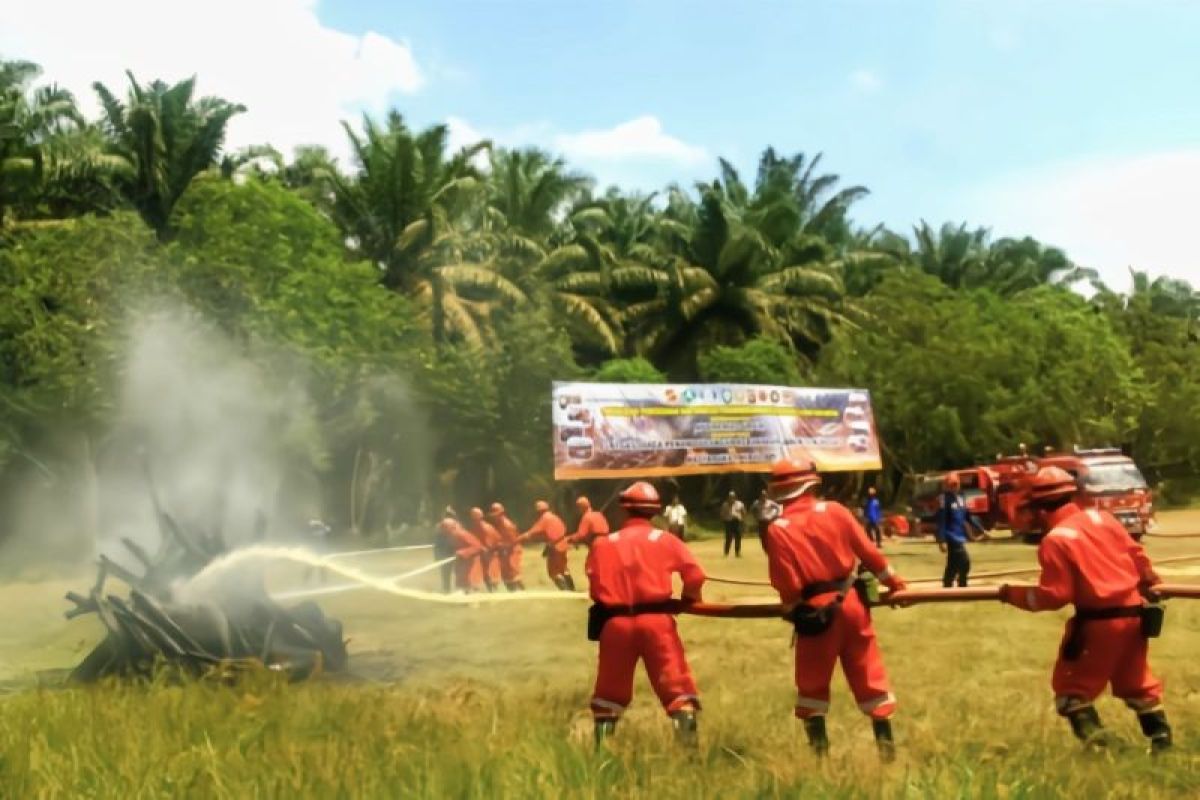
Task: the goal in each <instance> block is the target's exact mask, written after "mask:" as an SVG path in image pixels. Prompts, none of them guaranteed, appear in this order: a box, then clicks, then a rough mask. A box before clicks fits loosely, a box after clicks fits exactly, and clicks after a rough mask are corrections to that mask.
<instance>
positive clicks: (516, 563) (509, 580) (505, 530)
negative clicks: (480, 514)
mask: <svg viewBox="0 0 1200 800" xmlns="http://www.w3.org/2000/svg"><path fill="white" fill-rule="evenodd" d="M492 519H493V520H495V522H496V526H495V527H496V531H497V532H498V533H499V534H500V550H499V555H498V558H499V561H500V576H501V577H502V578H503V579H504V582H505V583H506V584H514V583H517V582H518V581H520V580H521V559H522V557H523V555H524V551H523V550H522V549H521V543H520V541H519V539H520V535H521V532H520V531H519V530H517V525H516V523H515V522H513V521H512V520H511V519H509V518H508V515H507V514H501V515H500V516H498V517H492Z"/></svg>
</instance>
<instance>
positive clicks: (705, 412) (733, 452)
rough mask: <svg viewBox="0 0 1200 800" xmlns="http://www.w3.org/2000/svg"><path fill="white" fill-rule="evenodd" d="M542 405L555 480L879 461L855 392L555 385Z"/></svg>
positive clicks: (873, 464)
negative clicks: (550, 431) (547, 415)
mask: <svg viewBox="0 0 1200 800" xmlns="http://www.w3.org/2000/svg"><path fill="white" fill-rule="evenodd" d="M552 402H553V404H554V405H553V412H554V413H553V417H554V478H555V480H572V479H576V478H617V477H635V476H637V477H656V476H667V475H699V474H702V473H710V472H767V471H769V470H770V469H771V465H772V464H774V463H775V462H776V461H778V460H779V459H781V458H785V457H787V458H794V459H810V460H811V461H813V462H814V463H815V464H816V465H817V467H818V469H820V470H822V471H826V472H836V471H848V470H877V469H880V467H881V466H882V464H881V462H880V459H879V442H878V440H877V438H876V431H875V418H874V415H873V414H872V412H871V396H870V394H869V393H868V392H866V391H864V390H862V389H814V388H796V387H792V386H751V385H748V384H661V383H557V382H556V383H555V384H554V390H553V398H552Z"/></svg>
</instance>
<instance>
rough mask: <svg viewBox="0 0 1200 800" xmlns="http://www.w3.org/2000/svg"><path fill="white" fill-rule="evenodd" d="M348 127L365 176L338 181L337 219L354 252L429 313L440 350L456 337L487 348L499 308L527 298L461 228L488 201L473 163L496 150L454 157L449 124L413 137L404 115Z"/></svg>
mask: <svg viewBox="0 0 1200 800" xmlns="http://www.w3.org/2000/svg"><path fill="white" fill-rule="evenodd" d="M343 128H345V130H346V134H347V136H349V138H350V144H351V147H352V149H353V152H354V160H355V166H356V167H357V172H356V173H355V174H353V175H349V176H347V175H341V174H337V173H336V172H335V173H334V174H333V175H331V176H329V177H330V179H331V181H332V193H333V208H332V213H333V218H334V220H335V221H336V222H337V223H338V225H339V226H340V227H341V228H342V231H343V232H344V233H345V234H346V235H347V237H349V240H350V243H351V247H352V249H353V250H355V251H357V252H359V253H362V254H363V255H364V256H366V257H368V258H370V259H371V260H372V261H373V262H375V263H376V264H377V265H378V266H379V269H380V271H381V273H382V280H383V283H384V284H385V285H386V286H388V287H390V288H392V289H394V290H396V291H398V292H402V293H404V294H407V295H409V296H411V297H414V298H416V299H417V301H418V302H420V303H421V304H422V306H424V307H425V308H426V309H427V310H428V312H429V315H430V321H431V326H432V330H433V336H434V340H435V341H436V342H437V343H438V344H439V345H440V344H442V343H444V342H445V341H447V340H448V338H449V337H450V336H457V337H459V338H462V339H464V340H466V341H469V342H471V343H473V344H477V345H478V344H483V342H484V338H485V337H484V334H485V329H486V326H487V320H488V317H489V316H490V314H491V311H492V307H493V305H494V303H495V302H497V301H499V302H507V303H520V302H523V301H524V300H525V296H524V294H523V293H522V292H521V290H520V289H519V288H518V287H517V286H516V285H514V284H513V283H512V282H511V281H509V280H507V279H506V278H504V276H503V275H501V274H500V273H499V272H498V271H497V270H495V269H493V268H492V265H491V264H489V263H487V262H486V260H485V259H486V256H487V253H486V251H485V250H484V249H483V248H482V247H481V245H480V243H479V241H478V240H477V238H476V237H472V236H470V235H468V232H467V231H466V229H465V227H464V226H463V225H462V224H460V223H462V222H463V221H464V219H465V218H466V217H467V215H468V212H469V211H471V210H472V204H473V203H475V202H476V200H477V199H478V196H479V194H480V192H479V188H480V175H479V173H478V170H477V169H476V168H475V167H474V166H473V165H472V159H473V158H474V157H475V156H476V155H478V154H479V153H480V152H482V151H483V150H485V149H488V148H489V147H490V144H489V143H487V142H481V143H479V144H476V145H474V146H472V147H468V148H464V149H463V150H461V151H459V152H458V153H455V154H454V155H452V156H447V153H446V146H447V140H448V138H449V131H448V129H447V127H446V126H445V125H433V126H431V127H429V128H426V129H425V130H423V131H419V132H414V131H412V130H411V129H409V127H408V126H407V125H406V124H405V122H404V119H403V117H402V116H401V115H400V114H399V113H398V112H396V111H392V112H390V113H389V114H388V115H387V117H386V118H385V120H384V122H383V124H379V123H377V122H375V121H374V120H372V119H371V118H370V117H369V116H364V118H363V130H362V133H361V134H360V133H357V132H356V131H354V130H353V129H352V128H351V127H350V126H349V125H347V124H345V123H343Z"/></svg>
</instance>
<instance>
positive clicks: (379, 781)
mask: <svg viewBox="0 0 1200 800" xmlns="http://www.w3.org/2000/svg"><path fill="white" fill-rule="evenodd" d="M1193 519H1194V515H1193ZM746 544H747V545H748V546H747V548H746V551H745V552H746V556H745V557H744V558H742V559H741V560H740V561H737V560H734V559H729V560H725V559H722V558H721V556H720V553H719V542H703V543H700V544H698V545H697V546H696V549H697V551H698V553H699V554H700V556H701V559H702V560H703V561H704V563H705V564H706V565H707V566H708V568H709V569H710V571H711V572H712V573H714V574H727V575H730V576H738V577H761V576H762V573H763V570H764V562H763V557H762V555H761V552H760V551H759V550H758V545H757V542H756V541H754V540H748V541H747V543H746ZM1150 549H1151V552H1152V553H1154V554H1157V555H1160V556H1161V555H1171V554H1177V553H1184V552H1191V551H1200V540H1192V541H1191V542H1189V541H1187V540H1183V541H1174V542H1168V541H1165V540H1154V541H1152V542H1151V544H1150ZM891 551H892V552H893V553H895V554H896V555H895V558H894V562H895V564H896V565H897V566H898V567H899V568H900V570H901V571H902V572H904V573H907V574H909V575H918V574H922V575H924V574H930V573H931V572H936V571H937V565H938V555H937V552H936V550H935V549H934V548H931V547H928V546H922V545H903V546H894V547H892V548H891ZM531 555H532V553H531ZM974 556H975V560H976V562H977V569H979V570H983V569H986V568H995V567H1002V566H1009V565H1013V564H1026V563H1030V562H1032V561H1033V549H1032V548H1027V547H1022V546H1019V545H1009V544H993V545H987V546H980V547H976V548H975V549H974ZM572 558H573V563H574V564H576V565H577V567H576V573H577V574H578V573H579V572H580V570H579V569H578V564H579V562H580V561H581V559H582V552H581V551H580V552H579V553H577V554H574V555H573V557H572ZM410 559H411V557H410ZM405 563H411V560H410V561H408V562H403V557H397V559H396V562H395V564H391V563H383V562H382V561H379V562H375V563H372V564H371V565H370V566H371V569H373V570H377V571H379V572H380V573H381V574H386V573H387V572H389V571H392V570H396V571H398V570H400V569H403V568H404V566H405ZM527 563H528V564H529V566H530V568H532V569H536V568H540V559H537V558H530V559H529V561H528V562H527ZM364 566H365V565H364ZM276 572H277V574H275V575H273V577H272V580H278V581H280V582H281V583H286V582H288V581H290V580H292V579H293V576H292V575H291V574H289V573H288V571H287V570H278V571H276ZM1175 579H1177V580H1186V578H1175ZM534 582H535V583H538V584H543V583H544V578H542V577H541V576H540V575H539V576H538V578H537V580H535V581H534ZM76 583H78V581H77V582H76ZM72 585H74V584H72ZM81 585H86V579H84V583H83V584H81ZM62 589H63V585H60V584H58V583H27V584H20V585H16V586H8V587H0V608H4V609H5V611H4V612H3V617H2V619H0V678H3V679H4V680H6V681H8V685H9V686H10V687H23V688H20V690H10V692H9V693H8V694H6V695H4V696H0V796H3V797H14V798H16V797H19V798H39V797H100V798H159V797H162V798H167V797H171V798H176V797H204V798H208V797H217V798H226V797H227V798H277V797H318V798H338V797H346V798H351V797H353V798H358V797H369V798H376V797H379V798H394V797H405V798H407V797H463V798H475V797H478V798H493V797H555V798H559V797H568V798H570V797H638V798H661V797H687V798H704V797H712V798H732V797H798V796H804V797H882V798H909V797H912V798H917V797H920V798H925V797H930V798H956V797H963V798H1041V797H1047V798H1049V797H1062V796H1070V797H1087V798H1099V797H1128V798H1182V797H1190V796H1198V795H1200V669H1198V668H1197V666H1196V664H1195V661H1194V654H1195V653H1196V652H1197V651H1198V649H1200V604H1197V605H1189V604H1187V603H1185V602H1181V601H1180V602H1175V603H1174V604H1172V605H1171V608H1170V610H1169V612H1168V627H1167V630H1166V631H1165V634H1164V636H1163V638H1161V639H1159V640H1157V641H1156V642H1155V644H1154V646H1153V648H1152V662H1153V664H1154V667H1155V669H1156V671H1158V672H1159V673H1160V675H1161V676H1162V677H1164V678H1165V679H1166V681H1167V707H1168V713H1169V715H1170V717H1171V720H1172V723H1173V724H1174V725H1175V728H1176V733H1177V738H1178V741H1179V746H1178V749H1177V752H1176V753H1174V754H1172V755H1171V756H1170V757H1168V758H1165V759H1160V760H1151V759H1149V758H1148V757H1147V756H1146V755H1145V754H1144V753H1143V747H1142V742H1141V739H1140V734H1139V733H1138V731H1137V728H1136V724H1135V722H1134V718H1133V716H1132V715H1131V714H1130V713H1129V712H1128V711H1126V710H1125V709H1124V708H1123V707H1122V706H1121V705H1120V704H1118V703H1117V702H1115V701H1113V700H1112V699H1111V698H1109V699H1106V700H1104V701H1103V702H1102V703H1101V704H1100V711H1101V713H1102V715H1103V716H1104V718H1105V720H1106V721H1107V722H1108V724H1109V725H1110V727H1111V728H1112V730H1113V732H1114V733H1115V734H1116V736H1117V737H1118V739H1119V740H1121V741H1122V742H1124V743H1125V746H1124V747H1119V748H1114V752H1112V753H1110V754H1107V755H1102V756H1089V755H1086V754H1084V753H1083V752H1081V751H1080V750H1079V748H1078V747H1077V746H1076V744H1075V743H1074V741H1073V740H1072V739H1071V737H1070V735H1069V733H1068V731H1067V728H1066V726H1065V724H1064V723H1063V722H1062V721H1061V720H1059V719H1058V718H1057V717H1056V716H1055V715H1054V713H1053V709H1052V707H1051V693H1050V689H1049V686H1048V682H1049V671H1050V665H1051V663H1052V661H1053V658H1054V650H1055V646H1056V643H1057V640H1058V636H1059V632H1060V629H1061V621H1062V618H1063V617H1064V616H1065V615H1063V614H1058V615H1047V614H1042V615H1029V614H1022V613H1020V612H1017V611H1015V610H1012V609H1009V608H1005V607H1001V606H999V605H998V604H997V605H992V604H975V605H960V606H941V607H937V606H926V607H921V608H912V609H906V610H900V611H891V610H883V611H880V612H877V614H876V623H877V628H878V630H879V635H880V638H881V640H882V643H883V646H884V648H885V658H886V661H887V663H888V666H889V669H890V671H891V673H892V679H893V683H894V689H895V691H896V693H897V695H898V696H899V698H900V712H899V713H898V715H897V717H896V728H897V736H898V740H899V745H900V750H901V755H900V759H899V761H898V762H897V763H896V764H894V765H891V766H889V767H882V766H880V765H879V764H878V762H877V759H876V758H875V754H874V750H873V747H872V744H871V736H870V726H869V724H868V723H867V722H866V720H865V719H864V718H863V717H862V716H861V715H860V714H859V713H858V712H857V711H856V710H855V709H854V706H853V702H852V700H851V698H850V697H849V694H848V691H847V689H846V687H845V685H844V683H843V682H842V680H841V678H840V677H839V678H838V679H837V680H836V681H835V685H834V707H833V710H832V711H831V716H830V735H831V738H832V739H833V743H834V752H833V755H832V756H831V757H830V758H829V759H828V761H827V762H825V763H818V762H816V761H815V760H814V759H813V758H812V757H811V756H810V755H809V754H808V752H807V750H806V748H805V746H804V744H803V734H802V732H801V731H800V730H799V726H798V724H797V723H796V722H795V720H794V719H793V718H792V716H791V705H792V700H793V690H792V686H791V671H792V656H793V653H792V651H791V650H790V649H789V647H788V639H789V637H788V630H787V628H786V626H785V625H783V624H782V623H775V622H773V621H769V620H756V621H745V622H737V621H724V620H708V619H695V618H683V619H681V621H680V628H681V632H682V635H683V638H684V641H685V642H686V644H687V646H688V652H689V657H690V660H691V662H692V666H693V668H694V670H695V672H696V675H697V679H698V681H699V683H700V689H701V694H702V696H703V699H704V703H705V709H704V712H703V714H702V715H701V726H702V728H701V749H700V752H699V753H698V754H696V755H693V756H688V755H686V754H683V753H681V752H679V751H678V750H677V749H676V748H675V747H674V745H673V742H672V741H671V738H670V732H669V726H668V724H667V721H666V720H665V718H664V717H663V715H662V713H661V711H660V710H659V709H658V708H657V707H656V706H655V704H654V700H653V695H652V694H651V693H650V690H649V686H648V685H647V684H646V682H645V680H644V678H642V677H639V680H638V685H637V690H636V698H635V701H634V707H633V709H632V710H631V712H630V713H629V714H628V715H627V717H626V719H625V720H624V721H622V723H621V726H620V727H619V729H618V734H617V736H616V738H615V739H614V740H613V746H612V749H611V752H608V753H602V754H599V755H597V754H595V753H593V751H592V748H591V741H590V737H591V727H590V721H589V719H588V716H587V713H586V708H587V698H588V695H589V692H590V688H591V681H592V678H593V669H594V659H595V649H594V648H595V645H593V644H591V643H589V642H587V641H586V640H585V639H584V636H583V613H582V612H583V607H584V604H583V603H580V604H579V605H574V604H570V603H550V604H534V603H530V604H527V605H526V604H511V605H502V606H486V605H480V606H478V607H466V608H460V607H443V606H428V605H416V604H413V603H408V602H405V601H401V600H397V599H394V598H385V597H381V596H379V595H374V594H370V593H365V592H364V593H350V594H344V595H336V596H333V597H330V598H328V599H327V600H326V601H325V603H324V605H325V606H326V608H327V610H328V611H329V612H330V613H333V614H336V615H340V616H341V617H342V618H343V620H344V621H345V623H346V629H347V633H348V635H349V636H350V637H351V643H350V648H351V651H352V653H353V658H354V671H355V675H356V677H355V678H354V679H350V680H341V679H338V680H318V681H314V682H310V683H307V684H303V685H294V686H288V685H285V684H281V683H278V682H276V681H275V680H273V679H272V677H271V676H268V675H265V674H264V675H252V676H250V677H249V678H247V679H246V680H245V681H244V682H242V683H241V684H239V685H237V686H233V687H230V686H225V685H221V684H219V683H215V682H199V683H191V684H187V685H175V684H173V683H172V682H170V681H168V680H165V679H162V680H159V681H157V682H155V683H152V684H149V685H121V684H111V685H105V686H95V687H88V688H76V689H69V690H63V689H31V688H27V687H29V686H31V685H32V684H33V683H34V680H35V671H36V670H38V669H44V668H47V667H49V666H67V665H70V664H71V663H73V662H74V660H75V659H77V658H78V654H79V650H80V648H81V646H83V645H86V644H90V643H91V642H92V641H94V639H95V636H96V628H95V622H94V621H91V620H86V619H85V620H77V621H74V622H71V623H69V624H68V623H65V622H63V621H61V619H54V620H53V622H52V623H51V618H53V617H55V616H56V615H57V614H59V613H60V612H61V610H62V608H63V604H62V603H61V602H60V600H59V599H58V598H59V597H61V590H62ZM768 594H769V593H768V592H766V591H764V590H757V589H755V588H753V587H745V588H741V587H728V588H724V589H723V588H720V587H718V586H716V585H712V586H711V587H710V590H709V595H710V596H711V597H712V598H713V599H726V598H744V599H763V600H765V599H767V598H768Z"/></svg>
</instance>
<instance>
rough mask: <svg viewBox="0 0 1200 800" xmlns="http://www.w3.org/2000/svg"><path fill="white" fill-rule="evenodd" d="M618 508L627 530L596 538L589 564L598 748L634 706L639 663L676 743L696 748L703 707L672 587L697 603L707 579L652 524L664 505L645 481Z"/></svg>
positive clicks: (672, 539)
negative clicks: (674, 582)
mask: <svg viewBox="0 0 1200 800" xmlns="http://www.w3.org/2000/svg"><path fill="white" fill-rule="evenodd" d="M620 502H621V507H622V508H623V509H624V510H625V513H626V514H627V515H628V520H627V521H626V523H625V527H623V528H621V529H620V530H619V531H617V532H616V533H612V534H609V535H607V536H600V537H597V538H596V539H595V540H594V542H593V544H592V549H591V552H590V553H588V558H587V576H588V580H589V581H590V592H591V597H592V600H593V601H594V605H593V606H592V608H591V610H590V611H589V614H588V638H589V639H592V640H593V641H599V642H600V661H599V669H598V672H597V675H596V688H595V691H594V692H593V693H592V704H591V705H592V716H593V719H594V721H595V730H596V743H597V744H598V745H599V744H600V743H601V742H602V741H603V740H604V739H605V737H607V736H608V735H610V734H611V733H612V732H613V730H614V729H615V728H616V724H617V720H618V719H619V718H620V716H621V713H622V712H623V711H624V710H625V708H626V707H627V706H628V705H629V702H630V700H632V699H633V673H634V670H635V668H636V667H637V662H638V659H641V660H642V661H644V662H645V664H646V672H647V674H648V675H649V677H650V685H651V686H653V687H654V693H655V694H656V695H658V700H659V702H660V703H662V706H663V708H664V709H666V712H667V714H668V715H669V716H670V717H671V720H672V723H673V724H674V727H675V731H676V735H677V736H678V737H679V738H680V739H681V741H683V742H685V743H687V744H695V742H696V712H697V711H698V710H699V709H700V699H699V697H698V696H697V694H696V682H695V680H694V679H693V678H692V673H691V670H690V669H689V668H688V663H687V659H686V658H685V656H684V653H683V643H682V642H681V641H680V640H679V633H678V632H677V631H676V629H675V618H674V617H673V616H671V612H672V611H675V610H678V609H677V608H672V607H671V605H670V601H671V579H672V576H673V575H674V574H675V573H679V575H680V577H681V578H682V580H683V599H684V600H685V601H687V600H691V601H698V600H700V590H701V587H702V586H703V585H704V571H703V570H702V569H700V565H699V564H697V563H696V559H695V558H694V557H693V556H692V553H691V551H690V550H688V548H687V545H685V544H684V543H683V542H682V541H680V540H679V539H678V538H677V537H675V536H672V535H670V534H669V533H666V532H665V531H661V530H657V529H656V528H655V527H654V525H653V524H652V522H651V520H652V519H653V517H654V515H655V514H657V513H658V511H659V508H660V505H661V503H660V502H659V498H658V492H657V491H655V489H654V487H653V486H651V485H650V484H649V483H646V482H644V481H639V482H637V483H635V484H633V485H632V486H630V487H628V488H627V489H625V491H623V492H621V495H620Z"/></svg>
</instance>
